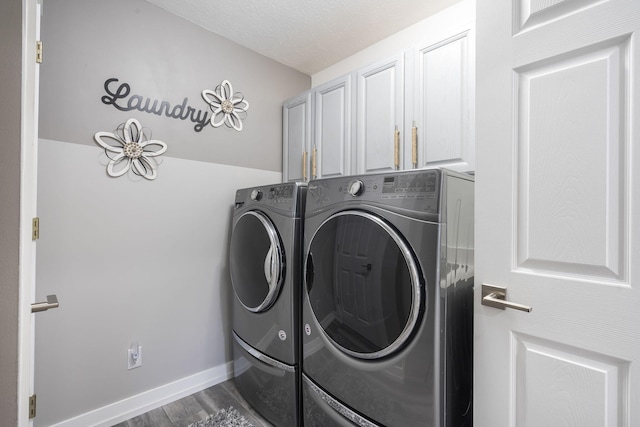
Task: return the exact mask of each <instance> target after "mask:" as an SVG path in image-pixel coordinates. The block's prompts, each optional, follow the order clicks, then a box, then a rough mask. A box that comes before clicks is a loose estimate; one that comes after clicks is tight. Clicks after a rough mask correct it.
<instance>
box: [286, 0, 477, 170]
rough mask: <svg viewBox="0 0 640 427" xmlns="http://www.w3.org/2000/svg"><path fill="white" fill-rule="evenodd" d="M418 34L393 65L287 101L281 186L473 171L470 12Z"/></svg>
mask: <svg viewBox="0 0 640 427" xmlns="http://www.w3.org/2000/svg"><path fill="white" fill-rule="evenodd" d="M414 35H415V37H414V36H412V37H411V39H410V40H415V41H416V42H415V45H413V46H412V47H410V48H408V49H406V50H403V51H401V52H398V53H397V54H396V55H394V56H392V57H390V58H388V59H387V60H383V61H380V62H377V63H375V64H372V65H369V66H366V67H363V68H360V69H358V70H355V71H353V72H351V73H350V74H348V75H346V76H343V77H340V78H336V79H334V80H331V81H329V82H328V83H325V84H323V85H321V86H319V87H316V88H314V89H312V90H311V91H309V92H305V93H304V94H302V95H300V96H299V97H296V98H294V99H292V100H290V101H287V102H285V104H284V109H283V114H284V129H283V133H284V136H283V138H284V166H283V172H284V179H285V181H293V180H308V179H310V178H311V179H313V178H328V177H335V176H344V175H351V174H366V173H376V172H390V171H394V170H406V169H419V168H428V167H435V166H440V167H446V168H449V169H453V170H456V171H460V172H471V171H474V170H475V149H474V145H475V11H474V7H473V3H472V2H461V3H459V4H458V5H456V6H454V7H451V8H449V9H447V10H446V11H443V12H441V13H439V14H438V15H437V16H434V17H431V18H429V19H427V20H425V21H424V22H423V25H422V28H421V29H420V30H419V32H415V34H414ZM311 103H313V111H310V107H311V106H312V105H311ZM311 132H313V133H311ZM312 137H313V139H312ZM305 152H306V153H307V154H306V155H305V154H304V153H305ZM303 158H304V159H306V163H305V164H306V166H305V168H306V169H305V170H304V171H303V168H302V164H303V160H302V159H303ZM303 172H306V173H303Z"/></svg>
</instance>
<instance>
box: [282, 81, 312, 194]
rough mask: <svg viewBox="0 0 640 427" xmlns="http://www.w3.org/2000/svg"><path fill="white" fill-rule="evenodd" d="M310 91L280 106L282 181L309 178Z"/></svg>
mask: <svg viewBox="0 0 640 427" xmlns="http://www.w3.org/2000/svg"><path fill="white" fill-rule="evenodd" d="M310 127H311V92H305V93H304V94H302V95H300V96H298V97H296V98H293V99H291V100H289V101H287V102H285V103H284V104H283V106H282V144H283V147H282V152H283V157H284V158H283V162H282V175H283V179H282V180H283V181H284V182H286V181H306V180H307V179H308V178H309V168H308V162H309V161H308V155H309V153H308V151H309V147H310V145H311V128H310Z"/></svg>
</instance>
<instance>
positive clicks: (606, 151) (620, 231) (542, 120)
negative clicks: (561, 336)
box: [514, 37, 630, 281]
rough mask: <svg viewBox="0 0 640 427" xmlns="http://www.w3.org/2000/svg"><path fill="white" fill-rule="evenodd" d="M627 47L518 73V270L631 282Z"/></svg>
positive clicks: (589, 51)
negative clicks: (626, 243)
mask: <svg viewBox="0 0 640 427" xmlns="http://www.w3.org/2000/svg"><path fill="white" fill-rule="evenodd" d="M628 42H629V39H628V38H626V37H625V38H623V39H620V40H614V41H612V42H611V41H610V42H607V43H606V44H604V45H592V46H587V47H585V48H583V49H581V50H580V51H579V52H568V53H567V54H564V55H561V56H559V57H557V58H553V60H551V61H540V62H537V63H535V64H528V65H526V66H523V67H519V68H518V69H516V70H515V76H514V78H515V84H516V85H517V86H518V88H519V91H518V93H517V94H516V96H517V97H518V101H517V102H518V110H519V116H518V122H517V123H516V124H515V126H517V127H518V147H517V150H518V164H517V168H518V209H517V210H518V215H517V217H518V219H519V222H518V267H519V268H524V269H526V268H534V269H536V270H544V271H548V272H550V273H552V274H553V273H562V274H567V275H572V276H580V275H586V276H598V277H602V278H611V279H613V280H616V281H624V280H625V279H626V278H625V277H624V276H625V273H624V272H625V269H626V265H627V261H626V258H627V255H628V254H627V250H626V248H625V247H624V245H623V242H624V236H625V235H626V226H625V224H626V219H627V218H628V212H626V211H625V210H626V209H625V206H628V200H627V196H626V190H625V189H626V188H627V186H628V170H627V168H626V167H625V153H626V152H628V149H629V147H628V144H629V142H630V140H629V139H627V138H624V135H625V129H624V124H625V122H626V121H627V120H625V115H624V112H623V111H621V108H620V107H623V106H624V104H625V98H626V93H627V91H628V87H627V84H628V83H627V82H628V81H629V77H630V76H629V71H628V66H627V63H626V62H627V60H626V58H627V52H628ZM619 103H620V104H619ZM550 105H553V106H552V107H551V108H549V107H550ZM587 118H588V119H587Z"/></svg>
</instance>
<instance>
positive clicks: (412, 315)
mask: <svg viewBox="0 0 640 427" xmlns="http://www.w3.org/2000/svg"><path fill="white" fill-rule="evenodd" d="M305 282H306V287H307V293H308V298H309V303H310V304H311V308H312V310H313V313H314V316H315V318H316V320H317V321H318V324H319V325H320V327H321V329H322V331H323V332H324V334H325V335H326V336H327V337H328V338H329V340H330V341H331V342H332V343H333V344H334V345H335V346H336V347H337V348H339V349H340V350H341V351H343V352H344V353H347V354H349V355H351V356H354V357H357V358H361V359H376V358H380V357H384V356H387V355H390V354H392V353H393V352H395V351H396V350H398V349H399V348H401V347H402V346H403V345H404V344H405V343H406V342H407V341H408V340H409V339H410V338H411V336H412V332H413V329H414V326H415V325H416V323H417V321H418V317H419V315H420V306H421V303H422V302H421V299H422V298H423V296H422V292H421V290H422V286H421V281H420V274H419V271H418V266H417V264H416V262H415V259H414V256H413V253H412V251H411V249H410V248H409V247H408V245H407V244H406V242H405V241H404V239H403V238H402V237H401V236H400V235H399V234H398V233H397V232H396V231H395V229H394V228H393V227H392V226H390V225H389V224H388V223H387V222H385V221H384V220H382V219H381V218H379V217H377V216H375V215H372V214H369V213H366V212H361V211H344V212H340V213H337V214H335V215H333V216H331V217H330V218H329V219H327V220H326V221H324V222H323V223H322V225H321V226H320V227H319V228H318V230H317V231H316V233H315V235H314V236H313V238H312V239H311V243H310V246H309V250H308V252H307V258H306V262H305Z"/></svg>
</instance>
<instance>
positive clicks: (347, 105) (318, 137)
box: [311, 75, 354, 178]
mask: <svg viewBox="0 0 640 427" xmlns="http://www.w3.org/2000/svg"><path fill="white" fill-rule="evenodd" d="M351 81H352V75H347V76H344V77H341V78H339V79H336V80H333V81H331V82H329V83H326V84H324V85H322V86H320V87H318V88H317V89H316V90H315V114H314V116H315V123H314V126H315V140H314V148H313V150H312V155H311V157H312V166H311V177H312V178H328V177H334V176H344V175H349V174H350V173H351V170H352V168H351V138H352V133H353V127H352V125H351V123H352V120H351V118H352V115H353V111H354V110H353V108H352V105H351V99H352V83H351ZM314 160H315V164H314Z"/></svg>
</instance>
